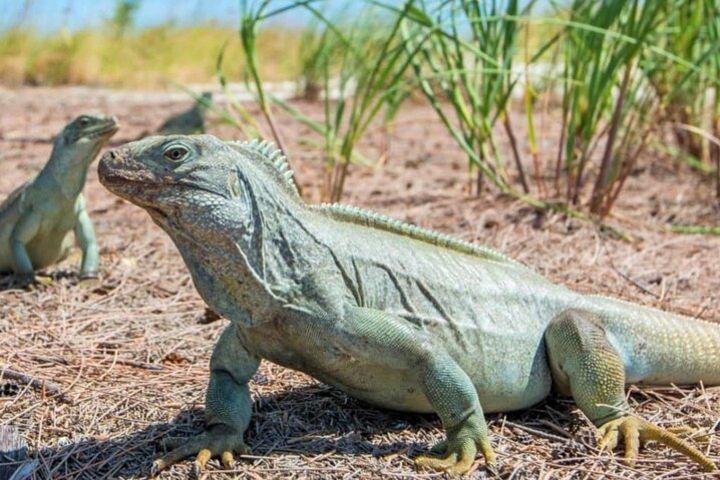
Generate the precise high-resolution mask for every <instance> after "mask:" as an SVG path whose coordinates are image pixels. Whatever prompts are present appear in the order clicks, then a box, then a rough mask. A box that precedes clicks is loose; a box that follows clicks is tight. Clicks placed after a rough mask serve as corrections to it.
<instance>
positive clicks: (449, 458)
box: [415, 417, 495, 475]
mask: <svg viewBox="0 0 720 480" xmlns="http://www.w3.org/2000/svg"><path fill="white" fill-rule="evenodd" d="M478 450H480V453H482V455H483V456H484V457H485V463H486V464H487V465H489V466H490V465H494V464H495V453H494V452H493V449H492V446H491V445H490V439H489V438H488V435H487V430H486V429H485V428H484V422H483V427H481V426H480V424H478V422H476V421H474V418H473V417H470V418H469V419H468V420H466V421H465V422H463V424H461V425H460V426H459V427H457V428H455V429H452V430H448V439H447V440H445V441H443V442H440V443H438V444H437V445H435V446H434V447H432V449H431V450H430V455H420V456H418V457H416V458H415V464H416V465H417V466H419V467H428V468H432V469H434V470H443V471H445V472H447V473H449V474H450V475H463V474H465V473H467V472H468V471H469V470H470V468H471V467H472V465H473V463H474V462H475V455H476V454H477V452H478Z"/></svg>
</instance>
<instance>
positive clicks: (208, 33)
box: [0, 24, 301, 88]
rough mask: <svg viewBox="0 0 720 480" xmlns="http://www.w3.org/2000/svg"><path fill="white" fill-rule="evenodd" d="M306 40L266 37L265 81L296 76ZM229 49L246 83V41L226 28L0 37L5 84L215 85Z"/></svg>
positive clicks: (288, 33)
mask: <svg viewBox="0 0 720 480" xmlns="http://www.w3.org/2000/svg"><path fill="white" fill-rule="evenodd" d="M300 37H301V32H299V31H295V30H292V29H288V28H278V29H275V28H266V29H263V30H262V31H261V32H259V34H258V49H259V55H261V56H262V58H269V59H272V61H271V62H264V64H263V68H262V74H263V78H264V79H267V80H273V81H274V80H286V79H291V78H294V77H295V76H296V72H298V71H299V70H300V61H299V59H298V58H297V55H296V52H297V48H296V46H297V45H298V44H299V42H300ZM226 43H227V55H228V57H229V58H233V62H227V63H226V65H225V70H226V72H227V74H228V75H229V76H231V77H232V78H240V77H241V76H242V75H243V72H244V64H243V62H242V60H241V55H240V54H239V52H240V41H239V40H238V35H237V31H236V30H233V29H231V28H227V27H220V26H217V25H213V24H208V25H198V26H194V27H179V26H173V25H164V26H158V27H152V28H147V29H142V30H137V31H136V30H125V31H124V33H123V34H122V35H118V29H117V28H116V26H115V25H108V28H107V29H92V30H90V29H88V30H79V31H75V32H68V31H60V32H58V33H54V34H51V35H42V34H39V33H37V32H34V31H32V30H27V29H12V30H8V31H5V32H1V33H0V83H1V84H5V85H20V84H27V85H49V86H53V85H70V84H73V85H78V84H80V85H104V86H113V87H142V88H154V87H162V86H165V85H166V84H167V83H168V82H174V83H206V82H212V81H213V80H214V77H215V63H216V59H217V55H218V53H219V52H220V50H221V49H222V48H223V46H224V45H225V44H226ZM238 59H240V60H238Z"/></svg>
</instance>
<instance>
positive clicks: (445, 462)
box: [415, 453, 458, 470]
mask: <svg viewBox="0 0 720 480" xmlns="http://www.w3.org/2000/svg"><path fill="white" fill-rule="evenodd" d="M457 458H458V456H457V454H456V453H450V454H448V455H447V456H445V457H435V456H432V455H420V456H419V457H416V458H415V465H417V466H419V467H428V468H432V469H433V470H447V469H448V468H450V467H452V466H453V465H455V464H456V463H457V461H458V460H457Z"/></svg>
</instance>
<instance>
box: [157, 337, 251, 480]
mask: <svg viewBox="0 0 720 480" xmlns="http://www.w3.org/2000/svg"><path fill="white" fill-rule="evenodd" d="M259 364H260V360H259V359H258V358H257V357H255V356H253V355H252V354H250V353H249V352H248V351H247V350H246V349H245V347H244V346H243V345H242V344H241V342H240V340H239V339H238V336H237V332H236V330H235V326H234V325H232V324H231V325H230V326H228V327H227V328H226V329H225V331H223V333H222V335H221V336H220V340H218V343H217V345H215V350H214V351H213V355H212V358H211V360H210V370H211V372H210V384H209V385H208V389H207V394H206V397H205V419H206V429H205V431H204V432H203V433H201V434H200V435H197V436H195V437H191V438H187V439H183V440H181V441H180V442H178V441H177V440H178V439H177V438H171V439H169V441H166V445H167V446H170V447H171V448H173V447H176V448H174V450H172V451H171V452H170V453H168V454H167V455H165V456H163V457H161V458H159V459H157V460H155V462H154V463H153V469H152V475H155V474H157V473H158V472H159V471H160V470H162V469H164V468H166V467H169V466H170V465H172V464H174V463H177V462H179V461H180V460H182V459H183V458H185V457H189V456H191V455H197V457H196V459H195V471H196V473H199V471H200V470H202V468H203V467H204V466H205V463H206V462H207V461H208V460H209V459H210V458H211V457H214V456H220V457H221V459H222V462H223V465H224V466H225V467H227V468H231V467H232V465H233V463H234V458H233V452H238V453H247V452H248V451H249V449H248V447H247V446H246V445H245V442H244V441H243V435H244V433H245V430H246V429H247V426H248V424H249V423H250V415H251V413H252V400H251V399H250V391H249V390H248V385H247V382H248V381H249V380H250V378H251V377H252V376H253V374H254V373H255V371H256V370H257V368H258V365H259ZM171 444H175V445H171ZM177 444H179V445H177Z"/></svg>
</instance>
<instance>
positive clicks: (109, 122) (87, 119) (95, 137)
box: [59, 115, 120, 147]
mask: <svg viewBox="0 0 720 480" xmlns="http://www.w3.org/2000/svg"><path fill="white" fill-rule="evenodd" d="M119 128H120V126H119V125H118V121H117V118H115V117H107V116H105V115H80V116H79V117H77V118H76V119H75V120H73V121H72V122H70V123H68V124H67V125H66V126H65V128H64V129H63V131H62V132H61V133H60V136H59V140H60V141H62V142H63V144H64V145H65V146H74V147H78V146H82V145H86V146H88V147H90V146H93V145H95V144H97V143H101V144H102V143H104V142H105V141H106V140H107V139H108V138H110V137H111V136H113V134H115V132H117V131H118V129H119Z"/></svg>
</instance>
